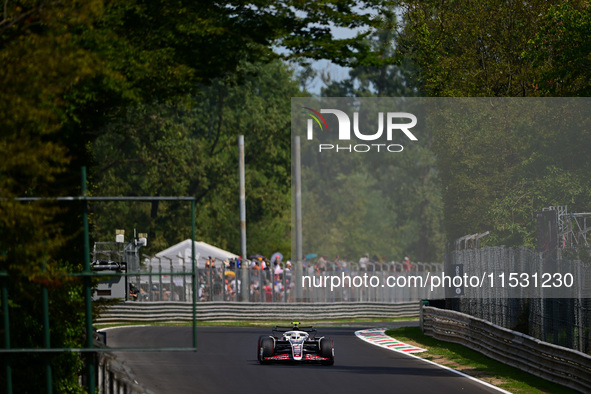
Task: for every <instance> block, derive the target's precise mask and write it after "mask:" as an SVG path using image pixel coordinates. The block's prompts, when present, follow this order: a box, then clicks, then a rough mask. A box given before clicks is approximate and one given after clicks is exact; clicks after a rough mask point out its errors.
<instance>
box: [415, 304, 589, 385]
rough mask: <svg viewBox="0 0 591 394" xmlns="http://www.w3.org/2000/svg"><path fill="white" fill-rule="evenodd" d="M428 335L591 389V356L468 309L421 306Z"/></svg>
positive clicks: (565, 383)
mask: <svg viewBox="0 0 591 394" xmlns="http://www.w3.org/2000/svg"><path fill="white" fill-rule="evenodd" d="M421 328H422V330H423V332H424V333H425V334H426V335H429V336H432V337H434V338H436V339H439V340H442V341H448V342H454V343H458V344H461V345H463V346H466V347H468V348H470V349H473V350H475V351H478V352H480V353H482V354H484V355H486V356H488V357H490V358H492V359H495V360H497V361H500V362H502V363H504V364H507V365H511V366H513V367H516V368H519V369H521V370H522V371H525V372H528V373H531V374H532V375H536V376H539V377H541V378H543V379H546V380H549V381H552V382H555V383H558V384H561V385H563V386H566V387H570V388H572V389H575V390H578V391H581V392H584V393H588V392H591V356H589V355H587V354H584V353H582V352H579V351H576V350H571V349H567V348H564V347H561V346H556V345H553V344H550V343H546V342H543V341H540V340H538V339H536V338H533V337H531V336H529V335H525V334H522V333H520V332H515V331H511V330H508V329H506V328H503V327H499V326H498V325H495V324H492V323H490V322H488V321H485V320H483V319H479V318H476V317H473V316H470V315H467V314H464V313H459V312H455V311H449V310H444V309H437V308H434V307H428V306H425V307H422V308H421Z"/></svg>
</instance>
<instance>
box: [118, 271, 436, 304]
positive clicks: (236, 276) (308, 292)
mask: <svg viewBox="0 0 591 394" xmlns="http://www.w3.org/2000/svg"><path fill="white" fill-rule="evenodd" d="M442 269H443V264H441V263H438V264H427V263H413V264H412V266H408V265H407V264H403V263H397V262H389V263H373V264H368V265H367V266H366V267H363V269H362V268H361V267H359V266H358V265H357V264H356V263H346V264H342V262H341V263H340V264H338V265H336V264H329V265H328V266H327V267H326V269H323V270H319V269H318V267H317V266H316V265H313V264H309V265H304V266H303V269H302V272H301V274H300V279H299V280H298V279H297V278H296V276H297V275H296V271H295V270H292V269H290V268H287V266H285V265H281V266H279V267H275V269H273V268H271V269H267V270H261V269H251V268H244V269H242V268H236V267H226V266H225V265H224V264H221V266H217V267H212V268H196V274H195V277H196V280H197V295H196V299H195V301H197V302H207V301H248V302H268V303H293V302H407V301H419V300H421V299H425V298H432V293H430V292H429V287H428V286H423V287H421V286H415V285H414V282H415V281H427V280H428V277H429V275H433V274H435V273H438V272H441V271H442ZM128 281H129V288H130V289H131V290H130V294H129V295H128V300H133V301H137V302H153V301H185V302H193V294H192V270H191V268H190V267H186V266H184V265H182V266H178V265H173V264H172V263H168V262H166V261H161V260H154V262H153V263H152V264H148V265H146V266H145V267H144V268H143V269H142V271H141V272H139V273H137V274H133V273H129V274H128ZM401 283H404V284H406V286H397V285H396V284H401ZM243 285H245V286H246V287H247V289H248V290H247V292H246V294H247V297H248V299H242V296H241V294H242V286H243ZM439 296H440V297H442V296H443V289H441V291H440V294H439Z"/></svg>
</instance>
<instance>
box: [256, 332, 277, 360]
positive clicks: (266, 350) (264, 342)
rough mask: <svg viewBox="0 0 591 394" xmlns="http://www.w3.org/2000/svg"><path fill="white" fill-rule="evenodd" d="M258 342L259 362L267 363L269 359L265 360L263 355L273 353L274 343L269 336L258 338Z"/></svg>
mask: <svg viewBox="0 0 591 394" xmlns="http://www.w3.org/2000/svg"><path fill="white" fill-rule="evenodd" d="M259 343H260V345H259V355H258V358H259V363H261V364H268V363H269V361H265V357H271V356H272V355H273V350H274V349H273V348H274V345H275V344H274V343H273V339H271V338H269V337H264V338H260V339H259Z"/></svg>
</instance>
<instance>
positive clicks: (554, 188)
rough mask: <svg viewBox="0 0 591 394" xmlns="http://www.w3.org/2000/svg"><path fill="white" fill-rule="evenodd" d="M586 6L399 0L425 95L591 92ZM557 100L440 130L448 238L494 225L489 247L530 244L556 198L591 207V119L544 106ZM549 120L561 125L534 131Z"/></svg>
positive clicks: (579, 208)
mask: <svg viewBox="0 0 591 394" xmlns="http://www.w3.org/2000/svg"><path fill="white" fill-rule="evenodd" d="M589 5H590V4H589V2H588V1H572V2H568V3H563V2H548V1H527V2H519V1H509V2H506V1H498V0H487V1H480V2H477V3H475V2H468V1H443V2H440V1H423V0H420V1H409V2H405V3H404V6H403V8H402V9H403V11H402V15H403V19H404V26H403V28H402V32H401V39H400V43H399V45H400V49H401V51H402V52H403V53H404V55H405V56H407V57H409V58H410V59H412V61H413V62H414V63H415V65H416V69H414V70H415V72H414V74H413V78H414V81H415V82H416V84H417V86H418V87H419V88H420V89H421V91H422V93H423V94H424V95H426V96H438V97H460V96H463V97H547V96H585V95H587V93H588V92H589V90H588V88H589V81H590V80H591V78H590V77H591V75H590V73H591V69H590V68H589V67H588V65H589V56H590V53H591V52H590V51H591V48H590V46H589V42H588V39H587V38H588V31H589V26H590V25H589V15H590V14H589ZM512 103H515V102H506V103H504V105H508V106H510V105H513V104H512ZM525 103H526V102H522V103H521V104H525ZM531 103H532V102H530V104H531ZM558 108H563V107H562V105H561V104H556V106H554V107H550V108H546V107H545V106H543V105H538V106H537V108H536V106H535V104H534V105H529V106H527V105H526V106H525V107H524V108H522V109H523V111H524V112H523V113H522V114H520V113H519V110H518V109H517V108H516V107H514V106H513V107H511V108H507V111H506V112H507V114H511V115H507V117H506V118H503V116H502V115H500V116H499V117H498V118H497V120H498V122H497V123H495V124H491V123H486V121H485V119H484V118H483V119H480V120H479V117H478V115H477V114H476V115H474V116H472V117H467V116H466V117H463V119H462V120H460V119H457V122H456V123H455V124H451V125H450V124H448V125H447V126H446V125H444V124H442V126H441V127H437V128H436V129H435V132H434V151H435V153H436V155H437V158H438V160H437V167H438V171H439V174H440V178H441V187H442V193H443V202H444V217H445V221H444V223H445V229H446V237H447V239H448V240H449V241H452V240H454V239H456V238H458V237H460V236H463V235H467V234H474V233H483V232H485V231H489V230H490V231H491V236H489V237H487V238H486V239H485V240H486V241H487V242H489V244H506V245H522V244H525V245H528V246H533V245H534V244H535V212H536V211H539V210H541V209H542V208H545V207H548V206H550V205H568V210H569V212H588V211H589V206H590V205H591V200H590V199H589V198H588V196H589V195H591V194H590V191H591V183H590V182H589V178H588V177H587V176H585V175H584V174H588V172H589V161H588V160H585V156H586V154H585V153H584V152H588V151H590V150H591V139H590V138H589V133H590V131H589V129H588V127H587V128H585V127H583V128H582V127H581V126H580V125H581V124H585V123H586V122H587V120H586V119H585V115H584V114H580V113H577V112H576V111H574V112H573V113H571V112H568V110H566V111H567V112H564V111H563V110H561V111H558V112H557V113H556V114H555V116H552V113H547V112H543V111H544V110H546V111H556V110H557V109H558ZM572 109H578V110H581V107H580V106H573V107H572V108H571V111H572ZM457 111H458V112H457V113H459V114H462V113H465V114H473V113H474V111H473V109H472V108H461V107H458V108H457ZM536 111H541V112H540V113H538V114H535V112H536ZM501 112H502V108H499V109H498V113H501ZM536 115H538V117H537V118H535V116H536ZM539 115H543V116H539ZM509 118H510V119H509ZM542 119H544V120H545V121H546V122H547V123H546V124H554V125H555V126H556V127H554V128H551V127H548V128H546V127H543V128H541V129H532V126H531V125H532V124H535V122H540V123H541V124H544V123H543V122H544V121H542ZM462 121H464V123H463V124H462ZM528 122H529V123H528ZM503 124H512V125H514V127H503ZM448 126H449V127H448Z"/></svg>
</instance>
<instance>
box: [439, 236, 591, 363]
mask: <svg viewBox="0 0 591 394" xmlns="http://www.w3.org/2000/svg"><path fill="white" fill-rule="evenodd" d="M447 257H448V258H447V259H446V260H447V264H446V267H447V269H448V270H450V271H451V270H452V269H453V268H452V267H455V266H458V265H461V266H462V269H463V272H464V273H468V274H469V275H471V276H477V277H479V278H480V277H483V278H485V279H488V278H491V279H493V278H494V279H496V282H495V283H494V286H493V285H491V282H490V281H489V282H487V283H486V285H485V286H480V287H470V288H466V289H465V292H464V294H463V295H460V296H452V295H450V294H448V298H447V301H446V303H447V305H446V306H447V308H448V309H452V310H456V311H458V312H462V313H465V314H468V315H470V316H474V317H477V318H480V319H484V320H487V321H489V322H491V323H493V324H496V325H498V326H501V327H504V328H508V329H511V330H516V331H519V332H522V333H524V334H527V335H530V336H532V337H534V338H537V339H540V340H542V341H546V342H549V343H553V344H556V345H560V346H564V347H568V348H571V349H575V350H578V351H581V352H584V353H591V298H589V295H588V294H587V293H588V292H586V291H585V289H586V288H587V287H588V285H589V283H591V269H590V268H591V267H590V264H589V263H584V262H581V261H571V260H566V259H552V258H547V257H544V255H543V254H541V253H538V252H536V251H535V250H532V249H527V248H525V247H518V248H507V247H484V248H475V249H465V250H459V251H458V250H456V251H453V252H451V253H449V254H448V255H447ZM536 273H537V274H538V275H536ZM511 274H514V276H513V277H512V279H514V281H513V282H509V278H510V277H511ZM522 274H527V275H524V276H521V275H522ZM558 274H560V277H561V278H564V277H565V275H567V274H570V275H571V276H572V278H573V283H572V284H570V283H567V284H570V286H568V293H559V292H555V290H556V289H555V288H554V289H553V288H549V287H545V286H544V285H548V286H550V285H552V286H554V285H555V283H554V279H555V275H558ZM544 275H546V276H544ZM526 277H527V279H528V280H529V281H530V283H529V287H528V288H527V289H525V288H524V286H522V284H523V280H524V278H526ZM534 277H535V278H536V279H537V280H538V283H536V284H537V286H535V287H534V286H533V282H532V281H533V278H534ZM556 277H558V276H556ZM499 278H503V279H504V283H503V284H504V285H505V288H502V287H501V286H500V284H501V283H500V282H499ZM545 278H546V279H545ZM509 285H514V288H513V289H511V290H512V292H511V293H507V291H506V290H507V289H506V288H507V287H509ZM532 287H533V289H532ZM554 287H556V286H554ZM564 288H565V289H566V286H565V287H564ZM519 292H521V293H519ZM507 294H510V295H511V296H507ZM556 294H558V295H561V296H560V297H556V296H555V295H556ZM562 295H566V296H562Z"/></svg>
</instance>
